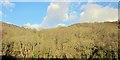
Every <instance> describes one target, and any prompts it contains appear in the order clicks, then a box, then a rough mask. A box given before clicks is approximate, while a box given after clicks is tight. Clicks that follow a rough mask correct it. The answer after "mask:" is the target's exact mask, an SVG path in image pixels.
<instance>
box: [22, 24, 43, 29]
mask: <svg viewBox="0 0 120 60" xmlns="http://www.w3.org/2000/svg"><path fill="white" fill-rule="evenodd" d="M23 27H25V28H30V29H35V30H38V31H39V30H41V29H43V28H42V27H41V26H40V24H30V23H27V24H24V25H23Z"/></svg>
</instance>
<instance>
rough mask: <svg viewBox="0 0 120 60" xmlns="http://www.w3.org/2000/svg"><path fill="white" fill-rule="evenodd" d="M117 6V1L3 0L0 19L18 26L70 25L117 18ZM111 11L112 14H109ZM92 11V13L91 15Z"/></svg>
mask: <svg viewBox="0 0 120 60" xmlns="http://www.w3.org/2000/svg"><path fill="white" fill-rule="evenodd" d="M117 8H118V4H117V2H97V3H95V2H94V3H88V2H79V3H78V2H71V3H65V2H64V3H63V4H62V3H60V2H59V3H52V2H7V3H6V2H5V3H3V5H2V9H1V10H2V11H1V12H2V14H1V15H2V21H4V22H9V23H12V24H15V25H18V26H23V25H26V26H28V25H29V26H33V27H35V26H37V27H38V26H48V27H55V26H56V25H57V24H62V25H71V24H75V23H78V22H90V21H108V20H110V21H111V20H114V19H116V18H117V17H115V16H116V13H117ZM88 12H89V13H88ZM104 12H107V13H106V14H105V15H106V16H105V17H104V16H102V14H103V15H104ZM111 12H113V15H110V14H109V13H111ZM90 13H91V14H90ZM92 13H94V14H93V15H92ZM107 15H108V16H107ZM109 15H110V16H109ZM96 16H97V17H96ZM98 16H100V17H103V19H101V18H98ZM111 16H112V17H111ZM91 17H92V18H91ZM109 17H110V18H109ZM92 19H93V20H92ZM107 19H108V20H107ZM89 20H90V21H89Z"/></svg>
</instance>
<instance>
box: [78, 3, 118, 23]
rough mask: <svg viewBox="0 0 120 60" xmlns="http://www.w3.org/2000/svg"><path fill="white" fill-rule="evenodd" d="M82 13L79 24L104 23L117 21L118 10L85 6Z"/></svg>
mask: <svg viewBox="0 0 120 60" xmlns="http://www.w3.org/2000/svg"><path fill="white" fill-rule="evenodd" d="M82 9H84V11H83V12H82V13H81V14H80V22H104V21H117V20H118V10H117V9H114V8H112V7H109V6H105V7H103V6H100V5H97V4H87V5H86V6H83V7H82Z"/></svg>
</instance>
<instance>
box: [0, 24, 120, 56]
mask: <svg viewBox="0 0 120 60" xmlns="http://www.w3.org/2000/svg"><path fill="white" fill-rule="evenodd" d="M0 24H2V29H1V28H0V30H1V31H2V40H3V42H2V46H3V47H2V52H3V55H11V56H15V57H25V58H30V57H33V55H34V57H35V58H42V57H44V58H82V57H83V58H86V57H87V58H107V57H110V58H117V57H118V24H117V23H116V22H105V23H76V24H73V25H70V26H67V27H56V28H49V29H43V30H40V31H36V30H32V29H28V28H24V27H19V26H16V25H13V24H7V23H4V22H0ZM113 55H114V56H113Z"/></svg>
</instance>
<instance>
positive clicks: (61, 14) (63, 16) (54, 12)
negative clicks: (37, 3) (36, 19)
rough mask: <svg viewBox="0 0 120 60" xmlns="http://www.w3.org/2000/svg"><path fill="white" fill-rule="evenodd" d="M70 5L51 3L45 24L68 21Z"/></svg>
mask: <svg viewBox="0 0 120 60" xmlns="http://www.w3.org/2000/svg"><path fill="white" fill-rule="evenodd" d="M67 13H68V3H60V2H58V3H57V2H54V3H50V5H49V6H48V10H47V15H46V16H45V18H44V20H45V22H65V21H67V20H68V14H67Z"/></svg>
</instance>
